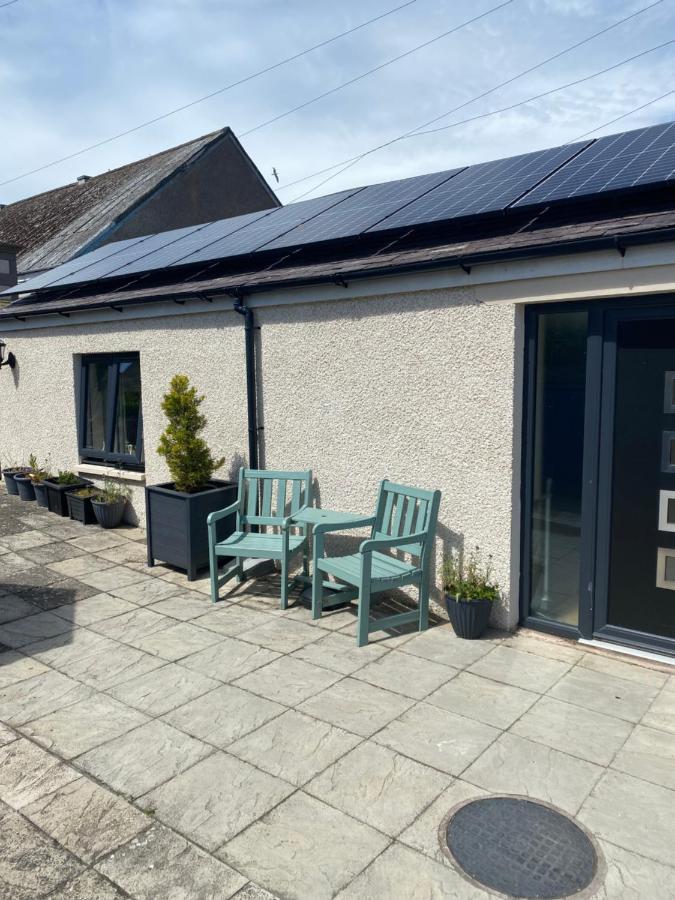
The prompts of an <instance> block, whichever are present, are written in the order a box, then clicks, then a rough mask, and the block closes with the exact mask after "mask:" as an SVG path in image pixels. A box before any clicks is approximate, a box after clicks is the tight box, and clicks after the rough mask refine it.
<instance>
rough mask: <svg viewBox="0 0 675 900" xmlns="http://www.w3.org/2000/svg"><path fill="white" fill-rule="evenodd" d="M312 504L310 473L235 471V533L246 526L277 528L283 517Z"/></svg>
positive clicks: (266, 470)
mask: <svg viewBox="0 0 675 900" xmlns="http://www.w3.org/2000/svg"><path fill="white" fill-rule="evenodd" d="M311 503H312V472H311V470H307V471H304V472H284V471H273V470H268V469H243V468H242V469H240V470H239V509H238V511H237V531H242V530H243V529H244V527H245V526H246V525H263V526H270V527H278V526H279V525H281V522H282V520H283V519H284V518H285V517H286V516H291V515H293V514H294V513H296V512H297V511H298V510H299V509H300V507H301V506H305V505H307V506H311Z"/></svg>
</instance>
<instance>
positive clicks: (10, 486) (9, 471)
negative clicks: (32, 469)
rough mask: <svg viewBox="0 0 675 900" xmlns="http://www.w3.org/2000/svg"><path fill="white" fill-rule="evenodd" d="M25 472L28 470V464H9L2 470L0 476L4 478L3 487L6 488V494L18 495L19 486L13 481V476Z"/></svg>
mask: <svg viewBox="0 0 675 900" xmlns="http://www.w3.org/2000/svg"><path fill="white" fill-rule="evenodd" d="M26 472H28V466H14V465H9V466H7V467H6V468H4V469H3V470H2V476H3V478H4V479H5V487H6V488H7V493H8V494H13V495H14V496H15V497H17V496H18V495H19V487H18V485H17V484H16V482H15V481H14V476H15V475H23V474H25V473H26Z"/></svg>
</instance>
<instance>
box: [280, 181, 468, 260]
mask: <svg viewBox="0 0 675 900" xmlns="http://www.w3.org/2000/svg"><path fill="white" fill-rule="evenodd" d="M461 171H462V170H461V169H450V170H449V171H447V172H435V173H434V174H433V175H417V176H415V177H414V178H404V179H402V180H401V181H387V182H384V183H383V184H373V185H370V186H369V187H365V188H363V189H362V190H360V191H358V192H357V193H356V194H353V195H352V196H351V197H349V198H347V199H346V200H344V201H343V202H342V203H340V204H339V205H338V206H334V207H332V208H331V209H329V210H326V212H324V213H322V214H321V215H320V216H319V217H318V218H316V219H312V220H311V221H309V222H305V223H304V224H302V225H298V226H297V228H293V229H292V230H291V231H288V232H287V233H286V234H283V235H282V236H281V237H279V238H276V239H275V240H273V241H270V242H269V243H268V244H265V247H264V249H265V250H273V249H276V248H282V247H294V246H297V245H298V244H310V243H316V242H317V241H327V240H331V239H334V238H342V237H353V236H356V235H359V234H362V233H363V232H364V231H365V230H366V229H367V228H369V227H371V226H372V225H375V224H376V223H377V222H379V221H381V220H382V219H384V218H386V217H387V216H389V215H391V214H392V213H394V212H396V211H397V210H399V209H401V207H403V206H405V205H406V204H408V203H411V202H412V201H413V200H417V199H418V198H419V197H421V196H422V195H423V194H425V193H427V192H428V191H430V190H432V189H433V188H435V187H438V185H440V184H442V183H444V182H446V181H448V180H449V179H451V178H452V177H453V176H454V175H457V173H458V172H461Z"/></svg>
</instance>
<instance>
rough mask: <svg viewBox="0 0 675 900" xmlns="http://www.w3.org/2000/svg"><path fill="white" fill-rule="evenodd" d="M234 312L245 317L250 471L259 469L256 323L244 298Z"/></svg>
mask: <svg viewBox="0 0 675 900" xmlns="http://www.w3.org/2000/svg"><path fill="white" fill-rule="evenodd" d="M234 311H235V312H238V313H239V315H241V316H244V342H245V347H246V406H247V418H248V465H249V468H250V469H257V468H258V409H257V402H256V393H257V391H256V378H255V321H254V318H253V310H252V309H251V308H250V307H248V306H244V304H243V303H242V298H241V297H237V299H236V300H235V303H234Z"/></svg>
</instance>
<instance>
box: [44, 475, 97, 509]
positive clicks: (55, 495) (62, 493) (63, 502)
mask: <svg viewBox="0 0 675 900" xmlns="http://www.w3.org/2000/svg"><path fill="white" fill-rule="evenodd" d="M43 484H44V485H45V487H46V488H47V506H48V507H49V511H50V512H53V513H56V515H57V516H64V517H65V516H68V515H69V512H68V500H67V499H66V494H67V493H68V492H69V491H79V490H80V489H81V488H83V487H87V486H88V485H90V484H91V482H90V481H85V480H84V479H82V480H80V481H76V482H75V484H59V483H58V482H56V481H45V482H43Z"/></svg>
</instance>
